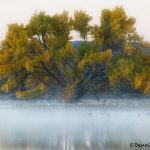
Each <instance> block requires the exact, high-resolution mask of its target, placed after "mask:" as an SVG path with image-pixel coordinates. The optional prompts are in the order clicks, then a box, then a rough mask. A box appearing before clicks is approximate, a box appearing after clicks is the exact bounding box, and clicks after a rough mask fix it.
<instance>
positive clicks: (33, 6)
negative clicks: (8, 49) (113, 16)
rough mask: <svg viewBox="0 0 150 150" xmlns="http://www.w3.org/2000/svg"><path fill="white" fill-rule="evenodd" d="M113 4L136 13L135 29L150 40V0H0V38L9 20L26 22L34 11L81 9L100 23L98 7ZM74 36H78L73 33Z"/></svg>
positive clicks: (71, 12)
mask: <svg viewBox="0 0 150 150" xmlns="http://www.w3.org/2000/svg"><path fill="white" fill-rule="evenodd" d="M115 6H122V7H123V8H124V9H125V10H126V13H127V15H128V16H133V17H135V18H136V28H137V32H138V33H139V34H140V35H141V36H143V37H144V39H145V40H146V41H150V0H0V40H2V39H4V37H5V34H6V31H7V25H8V24H11V23H24V24H26V23H28V21H29V19H30V17H31V16H32V15H33V14H34V13H35V12H37V11H45V12H46V13H48V14H50V15H53V14H55V13H61V12H62V11H63V10H67V11H68V12H69V14H70V15H73V12H74V10H78V9H82V10H85V11H87V13H88V14H89V15H91V16H93V20H92V22H91V23H92V24H99V22H100V21H99V18H100V12H101V10H102V9H104V8H112V9H113V8H114V7H115ZM73 36H74V38H78V35H77V34H75V33H73Z"/></svg>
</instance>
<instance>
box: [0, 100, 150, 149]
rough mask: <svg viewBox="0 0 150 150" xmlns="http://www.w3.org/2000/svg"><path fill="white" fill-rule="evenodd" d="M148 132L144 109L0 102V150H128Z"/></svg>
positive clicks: (147, 139) (149, 116)
mask: <svg viewBox="0 0 150 150" xmlns="http://www.w3.org/2000/svg"><path fill="white" fill-rule="evenodd" d="M119 106H120V105H119ZM123 106H124V105H123ZM136 106H137V105H136ZM149 128H150V110H149V109H148V108H143V109H141V108H140V109H139V108H137V107H133V106H132V107H129V106H128V107H121V108H120V107H119V108H118V107H115V108H114V107H112V106H110V107H108V106H107V107H101V106H100V103H97V105H96V102H95V103H90V104H89V103H88V104H84V103H81V104H78V105H73V104H71V105H69V104H67V105H65V104H58V103H52V102H51V101H30V102H29V101H23V102H20V101H9V100H4V101H2V100H1V101H0V150H129V149H135V148H131V147H130V143H135V142H136V143H142V144H147V143H150V130H149ZM136 149H138V148H136ZM144 149H148V148H144Z"/></svg>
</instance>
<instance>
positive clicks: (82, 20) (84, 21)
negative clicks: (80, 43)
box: [71, 10, 92, 40]
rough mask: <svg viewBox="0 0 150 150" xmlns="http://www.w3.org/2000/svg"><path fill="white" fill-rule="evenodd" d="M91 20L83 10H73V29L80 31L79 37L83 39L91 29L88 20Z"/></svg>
mask: <svg viewBox="0 0 150 150" xmlns="http://www.w3.org/2000/svg"><path fill="white" fill-rule="evenodd" d="M91 20H92V17H91V16H89V15H88V14H87V13H86V12H85V11H81V10H80V11H78V10H76V11H75V12H74V19H72V20H71V23H72V25H73V29H74V30H75V31H78V32H79V33H80V37H81V38H83V39H84V40H86V39H87V35H88V33H89V31H90V29H91V27H90V25H89V22H90V21H91Z"/></svg>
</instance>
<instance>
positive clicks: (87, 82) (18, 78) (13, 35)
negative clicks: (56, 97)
mask: <svg viewBox="0 0 150 150" xmlns="http://www.w3.org/2000/svg"><path fill="white" fill-rule="evenodd" d="M91 19H92V17H90V16H89V15H88V14H87V13H86V12H84V11H75V12H74V17H73V18H70V17H69V15H68V13H67V12H65V11H64V12H63V13H61V14H55V15H53V16H50V15H48V14H46V13H45V12H39V13H36V14H34V15H33V16H32V17H31V19H30V20H29V23H28V24H27V25H26V26H25V25H23V24H21V25H19V24H11V25H8V31H7V33H6V37H5V39H4V40H3V41H2V43H1V48H0V88H1V91H3V92H5V93H16V98H18V99H30V98H35V97H39V96H42V95H44V94H47V93H48V94H50V93H49V92H50V91H52V90H51V89H55V91H57V93H58V92H62V93H61V94H60V95H62V98H63V99H66V100H77V99H79V98H80V97H82V96H83V95H84V94H86V93H87V92H89V91H95V90H97V91H98V92H101V91H102V90H104V89H109V87H108V84H109V85H112V87H115V86H117V85H119V84H120V83H121V82H122V81H125V83H127V84H128V85H129V86H130V87H131V88H132V89H133V90H135V91H139V92H141V93H144V94H148V95H150V55H149V54H148V53H146V52H145V50H144V48H145V47H146V48H147V47H148V44H147V43H145V42H144V41H143V40H142V38H140V36H139V35H138V34H137V33H136V30H135V27H134V24H135V19H134V18H132V17H128V16H127V15H126V13H125V11H124V9H123V8H122V7H116V8H115V9H113V10H109V9H104V10H103V11H102V16H101V19H100V21H101V24H100V26H94V27H91V26H90V25H89V22H90V21H91ZM71 30H76V31H77V32H79V33H80V37H81V38H83V39H84V41H83V42H81V44H80V45H79V47H78V48H77V49H74V48H73V45H72V43H71V42H70V32H71ZM91 33H92V34H93V35H92V36H93V41H90V42H88V40H87V37H88V35H89V34H91ZM118 49H119V50H121V51H119V52H118V51H117V50H118ZM116 51H117V53H116Z"/></svg>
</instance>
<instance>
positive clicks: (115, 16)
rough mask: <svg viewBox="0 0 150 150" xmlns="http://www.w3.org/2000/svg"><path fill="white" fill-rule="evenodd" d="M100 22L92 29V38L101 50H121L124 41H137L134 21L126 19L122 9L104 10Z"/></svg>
mask: <svg viewBox="0 0 150 150" xmlns="http://www.w3.org/2000/svg"><path fill="white" fill-rule="evenodd" d="M100 20H101V24H100V26H95V27H94V29H93V36H94V38H95V40H96V41H97V43H99V45H100V46H101V47H102V49H103V50H105V49H108V48H110V49H112V50H113V51H115V50H118V49H123V46H124V43H125V42H126V41H132V42H133V41H136V40H138V39H139V36H138V35H137V34H136V30H135V27H134V24H135V19H134V18H133V17H127V15H126V13H125V11H124V9H123V8H122V7H116V8H115V9H113V10H110V9H104V10H103V11H102V15H101V19H100Z"/></svg>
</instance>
